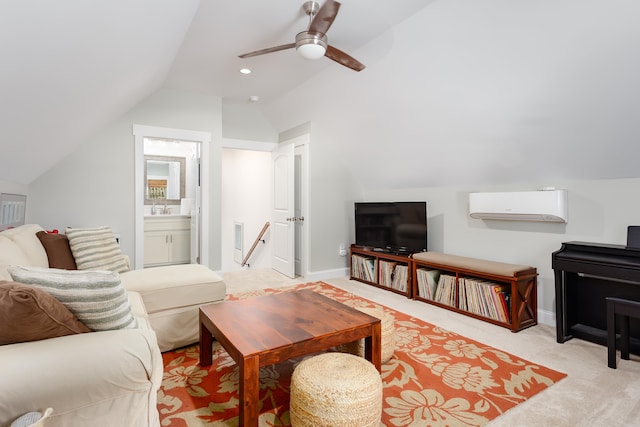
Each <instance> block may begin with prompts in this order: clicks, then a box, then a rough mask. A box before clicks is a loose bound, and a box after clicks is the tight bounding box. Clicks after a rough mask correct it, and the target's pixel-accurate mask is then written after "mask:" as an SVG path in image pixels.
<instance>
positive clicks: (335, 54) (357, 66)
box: [324, 46, 365, 71]
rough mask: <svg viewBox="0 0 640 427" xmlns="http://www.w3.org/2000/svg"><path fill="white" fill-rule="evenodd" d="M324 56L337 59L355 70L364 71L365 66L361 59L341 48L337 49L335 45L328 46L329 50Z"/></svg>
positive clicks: (339, 62)
mask: <svg viewBox="0 0 640 427" xmlns="http://www.w3.org/2000/svg"><path fill="white" fill-rule="evenodd" d="M324 56H326V57H327V58H329V59H332V60H334V61H336V62H337V63H338V64H342V65H344V66H345V67H348V68H351V69H352V70H355V71H362V70H364V68H365V66H364V65H363V64H362V63H361V62H360V61H358V60H357V59H355V58H353V57H351V56H349V55H347V54H346V53H344V52H343V51H341V50H340V49H336V48H335V47H333V46H327V51H326V52H325V54H324Z"/></svg>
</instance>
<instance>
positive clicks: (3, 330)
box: [0, 281, 91, 345]
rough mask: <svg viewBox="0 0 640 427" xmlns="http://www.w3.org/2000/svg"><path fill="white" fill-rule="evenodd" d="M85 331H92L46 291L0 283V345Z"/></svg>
mask: <svg viewBox="0 0 640 427" xmlns="http://www.w3.org/2000/svg"><path fill="white" fill-rule="evenodd" d="M85 332H91V330H90V329H89V328H87V327H86V326H85V325H84V324H83V323H82V322H80V321H79V320H78V318H77V317H76V316H74V315H73V313H71V312H70V311H69V309H67V308H66V307H65V306H64V305H62V303H61V302H60V301H58V300H57V299H55V298H54V297H53V296H51V295H49V294H48V293H47V292H45V291H42V290H40V289H37V288H34V287H33V286H29V285H25V284H23V283H19V282H6V281H0V345H4V344H14V343H19V342H28V341H37V340H43V339H47V338H55V337H61V336H64V335H71V334H81V333H85Z"/></svg>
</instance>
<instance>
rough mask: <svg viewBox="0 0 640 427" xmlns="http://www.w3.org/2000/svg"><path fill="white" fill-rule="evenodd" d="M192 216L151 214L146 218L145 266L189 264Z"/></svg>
mask: <svg viewBox="0 0 640 427" xmlns="http://www.w3.org/2000/svg"><path fill="white" fill-rule="evenodd" d="M190 255H191V218H190V217H189V216H162V215H159V216H150V217H146V218H145V219H144V266H145V267H155V266H159V265H169V264H188V263H189V262H190V260H191V256H190Z"/></svg>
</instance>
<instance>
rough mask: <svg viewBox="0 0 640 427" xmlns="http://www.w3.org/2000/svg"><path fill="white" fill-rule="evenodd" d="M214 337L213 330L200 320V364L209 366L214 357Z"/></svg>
mask: <svg viewBox="0 0 640 427" xmlns="http://www.w3.org/2000/svg"><path fill="white" fill-rule="evenodd" d="M212 345H213V337H212V336H211V332H209V330H208V329H207V328H206V327H205V326H204V324H203V323H202V322H200V366H209V365H211V362H212V357H213V354H212V352H213V349H212V347H211V346H212Z"/></svg>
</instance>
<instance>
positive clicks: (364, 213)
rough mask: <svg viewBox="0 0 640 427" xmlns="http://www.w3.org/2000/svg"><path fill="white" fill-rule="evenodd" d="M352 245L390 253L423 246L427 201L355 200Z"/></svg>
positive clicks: (417, 249) (421, 248)
mask: <svg viewBox="0 0 640 427" xmlns="http://www.w3.org/2000/svg"><path fill="white" fill-rule="evenodd" d="M355 228H356V246H360V247H364V248H371V249H372V250H376V251H384V252H392V253H414V252H422V251H426V250H427V202H356V203H355Z"/></svg>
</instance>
